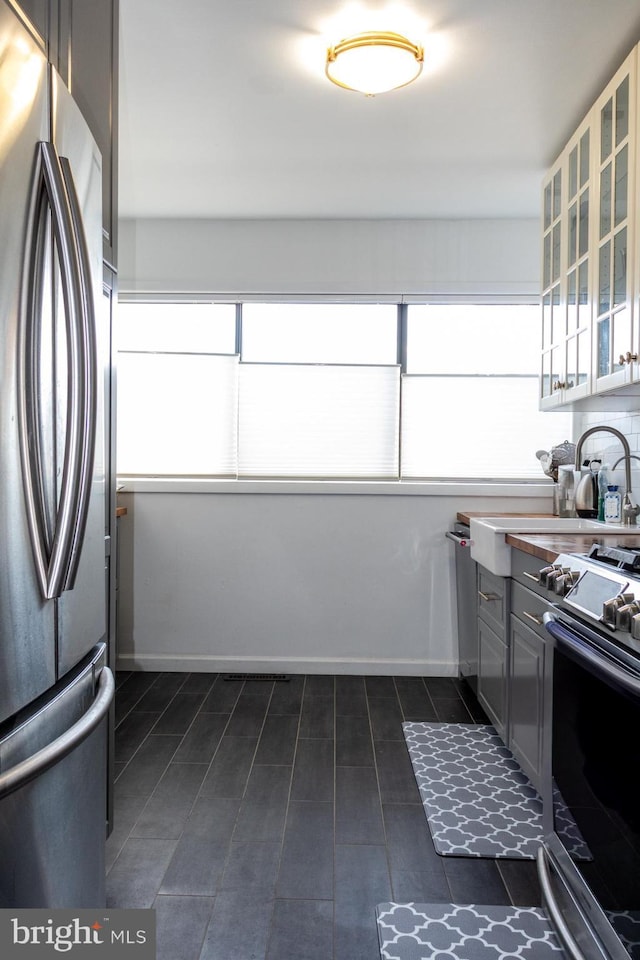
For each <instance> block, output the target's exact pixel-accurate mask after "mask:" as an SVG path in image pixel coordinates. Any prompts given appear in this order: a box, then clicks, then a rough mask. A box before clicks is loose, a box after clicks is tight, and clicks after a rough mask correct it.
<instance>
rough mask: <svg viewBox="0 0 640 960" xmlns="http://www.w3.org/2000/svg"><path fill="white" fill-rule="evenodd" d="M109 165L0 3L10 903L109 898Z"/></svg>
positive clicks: (0, 679)
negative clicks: (105, 305)
mask: <svg viewBox="0 0 640 960" xmlns="http://www.w3.org/2000/svg"><path fill="white" fill-rule="evenodd" d="M101 196H102V190H101V158H100V153H99V151H98V149H97V147H96V144H95V142H94V140H93V138H92V136H91V134H90V132H89V129H88V127H87V125H86V123H85V121H84V118H83V117H82V115H81V113H80V111H79V109H78V107H77V105H76V104H75V103H74V101H73V100H72V98H71V96H70V95H69V92H68V90H67V89H66V87H65V86H64V84H63V82H62V80H61V79H60V77H59V76H58V75H57V74H56V72H55V71H54V70H53V68H52V67H50V66H49V65H48V63H47V61H46V58H45V57H44V55H43V54H42V52H41V50H40V48H39V46H38V45H37V44H36V43H34V42H33V40H32V37H31V35H30V33H29V32H28V31H27V30H26V29H25V27H24V25H23V24H22V23H21V21H20V20H19V19H18V17H17V15H16V13H15V12H14V10H13V9H12V8H11V7H10V6H8V5H7V3H6V2H5V0H0V551H1V552H0V907H8V906H13V907H15V906H25V907H70V908H80V907H89V906H91V907H93V906H100V905H103V904H104V902H105V876H104V874H105V870H104V860H105V857H104V846H105V839H106V792H107V761H106V753H107V714H108V711H109V705H110V702H111V700H112V697H113V687H114V684H113V676H112V674H111V672H110V670H109V668H108V667H107V665H106V638H107V602H106V595H107V588H106V582H107V581H106V576H105V536H106V533H107V517H106V502H107V499H106V494H107V490H106V477H105V463H106V456H105V439H104V435H105V430H104V419H105V410H104V397H103V392H102V385H103V383H104V364H105V361H104V359H103V357H104V356H105V355H106V354H105V349H106V344H104V343H103V342H102V341H103V339H104V335H103V334H102V333H101V330H102V325H101V324H100V323H99V322H97V321H98V313H97V311H98V309H99V308H100V307H99V305H100V304H101V302H102V297H101V279H102V217H101V212H102V211H101V202H102V201H101Z"/></svg>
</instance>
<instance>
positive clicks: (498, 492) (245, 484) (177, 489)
mask: <svg viewBox="0 0 640 960" xmlns="http://www.w3.org/2000/svg"><path fill="white" fill-rule="evenodd" d="M118 492H119V493H209V494H225V493H232V494H276V495H277V494H289V495H294V494H295V495H298V496H306V495H318V494H322V495H325V496H331V495H340V496H345V495H347V496H349V495H356V496H395V497H398V496H399V497H453V496H456V497H479V496H482V497H549V498H551V497H552V494H553V484H552V482H551V481H544V480H541V481H524V480H521V481H516V480H493V481H491V480H424V481H420V480H415V481H412V480H402V481H397V480H220V479H217V480H207V479H201V478H189V477H175V478H165V477H162V478H160V477H156V478H154V477H144V478H143V477H135V478H131V477H118Z"/></svg>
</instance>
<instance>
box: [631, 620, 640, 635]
mask: <svg viewBox="0 0 640 960" xmlns="http://www.w3.org/2000/svg"><path fill="white" fill-rule="evenodd" d="M631 636H632V637H633V639H634V640H640V613H634V615H633V616H632V617H631Z"/></svg>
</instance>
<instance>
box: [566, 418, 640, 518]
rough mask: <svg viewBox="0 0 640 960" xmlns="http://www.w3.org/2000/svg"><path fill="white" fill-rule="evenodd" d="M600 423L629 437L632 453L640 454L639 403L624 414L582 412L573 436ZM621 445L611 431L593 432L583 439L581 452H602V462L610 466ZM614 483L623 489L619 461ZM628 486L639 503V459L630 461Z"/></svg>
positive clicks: (588, 454)
mask: <svg viewBox="0 0 640 960" xmlns="http://www.w3.org/2000/svg"><path fill="white" fill-rule="evenodd" d="M600 424H602V425H603V426H608V427H615V428H616V430H619V431H620V432H621V433H622V434H623V435H624V436H625V437H626V438H627V440H628V442H629V447H630V448H631V453H633V454H636V455H638V456H640V404H639V406H638V410H632V411H625V412H623V413H609V412H607V413H583V414H580V415H578V416H577V417H576V419H575V437H574V439H575V440H577V439H578V437H579V436H580V435H581V434H582V433H583V432H584V431H585V430H588V429H589V428H590V427H596V426H598V425H600ZM623 452H624V451H623V450H622V447H621V446H620V444H619V442H618V441H617V440H616V438H615V437H612V436H611V435H610V434H609V435H607V434H606V433H602V434H598V433H596V434H594V435H593V436H592V437H589V439H588V440H587V441H586V442H585V445H584V450H583V453H584V454H586V456H587V457H588V456H592V457H593V456H596V455H597V454H601V455H602V462H603V463H608V464H609V466H610V467H611V466H613V464H614V463H615V462H616V460H617V459H618V458H619V457H621V456H622V454H623ZM613 482H614V483H617V484H618V485H619V486H620V487H621V488H623V489H624V485H625V475H624V464H623V463H621V464H620V465H619V466H618V467H617V469H616V470H615V474H614V476H613ZM631 486H632V489H633V491H634V493H635V494H636V499H637V500H638V502H640V461H638V460H632V461H631Z"/></svg>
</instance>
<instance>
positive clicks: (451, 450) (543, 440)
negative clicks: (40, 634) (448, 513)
mask: <svg viewBox="0 0 640 960" xmlns="http://www.w3.org/2000/svg"><path fill="white" fill-rule="evenodd" d="M569 419H570V415H569V414H566V413H540V412H539V411H538V380H537V378H536V377H533V376H532V377H464V376H463V377H457V376H450V377H439V376H435V377H421V376H413V377H403V380H402V476H403V478H407V479H409V478H413V479H417V478H421V477H424V478H427V477H428V478H431V477H433V478H444V477H447V478H452V477H461V478H467V479H472V478H473V479H490V480H492V479H498V478H504V479H531V480H541V479H542V478H543V473H542V470H541V467H540V463H539V461H538V459H537V458H536V455H535V452H536V450H540V449H541V450H548V449H550V447H551V446H553V445H554V444H556V443H561V442H562V441H563V440H566V439H568V438H570V437H571V433H570V422H569Z"/></svg>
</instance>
